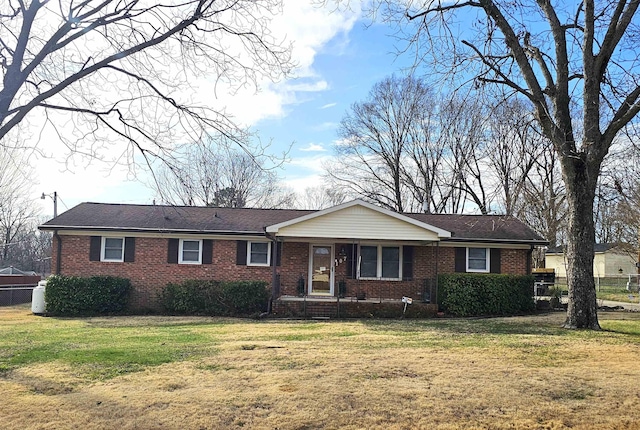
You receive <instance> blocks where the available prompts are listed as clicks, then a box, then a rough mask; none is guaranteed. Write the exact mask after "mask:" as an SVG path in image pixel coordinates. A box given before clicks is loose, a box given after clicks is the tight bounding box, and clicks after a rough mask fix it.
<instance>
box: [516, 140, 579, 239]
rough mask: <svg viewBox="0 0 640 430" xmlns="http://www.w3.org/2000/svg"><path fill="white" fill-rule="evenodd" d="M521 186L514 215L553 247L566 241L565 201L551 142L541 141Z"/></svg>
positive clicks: (558, 165)
mask: <svg viewBox="0 0 640 430" xmlns="http://www.w3.org/2000/svg"><path fill="white" fill-rule="evenodd" d="M540 144H541V145H542V153H541V154H540V156H539V157H537V158H536V160H535V162H534V165H533V167H532V168H531V170H530V171H529V174H528V175H527V178H526V184H525V186H524V187H523V188H522V191H523V194H522V196H521V199H520V203H519V204H518V205H517V210H516V212H515V215H516V216H517V217H518V218H520V219H521V220H522V221H524V222H525V223H527V225H529V226H530V227H531V228H533V229H534V230H535V231H537V232H538V233H539V234H540V235H541V236H542V237H544V238H545V239H547V240H548V241H549V246H551V247H555V246H558V245H560V244H563V243H565V242H566V237H567V234H566V230H567V200H566V193H565V188H564V184H563V183H562V179H561V175H562V173H561V172H560V163H559V162H558V159H557V154H556V153H555V151H554V149H553V146H552V145H551V142H549V141H547V140H543V141H542V142H540Z"/></svg>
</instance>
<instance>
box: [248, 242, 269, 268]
mask: <svg viewBox="0 0 640 430" xmlns="http://www.w3.org/2000/svg"><path fill="white" fill-rule="evenodd" d="M252 243H266V244H267V263H266V264H265V263H254V262H252V261H251V244H252ZM247 266H262V267H266V266H271V242H265V241H260V240H254V241H247Z"/></svg>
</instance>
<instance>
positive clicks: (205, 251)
mask: <svg viewBox="0 0 640 430" xmlns="http://www.w3.org/2000/svg"><path fill="white" fill-rule="evenodd" d="M212 262H213V240H211V239H203V240H202V264H211V263H212Z"/></svg>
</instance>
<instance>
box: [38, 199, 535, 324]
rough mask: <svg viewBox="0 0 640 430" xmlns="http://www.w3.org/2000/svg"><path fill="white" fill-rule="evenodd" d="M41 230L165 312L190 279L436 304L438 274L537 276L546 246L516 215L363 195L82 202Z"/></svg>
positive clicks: (314, 299) (71, 260)
mask: <svg viewBox="0 0 640 430" xmlns="http://www.w3.org/2000/svg"><path fill="white" fill-rule="evenodd" d="M39 228H40V229H42V230H47V231H52V232H53V233H54V238H53V257H52V258H53V261H52V270H53V272H54V273H56V274H63V275H77V276H90V275H116V276H122V277H127V278H129V279H130V280H131V282H132V285H133V290H134V291H133V295H132V305H131V306H132V307H133V308H134V309H154V308H157V307H158V302H157V295H158V293H159V292H160V291H161V289H162V288H163V287H164V286H165V285H166V284H167V283H169V282H181V281H183V280H186V279H215V280H220V281H231V280H264V281H266V282H268V283H269V284H270V285H271V288H272V297H273V309H274V311H275V312H283V310H286V309H288V310H292V309H294V310H295V309H298V310H299V309H300V306H305V310H306V306H310V305H311V304H312V303H317V304H323V303H324V304H327V303H336V302H340V301H341V300H342V301H343V303H344V302H354V301H361V302H372V303H382V302H395V303H399V301H400V300H401V299H402V297H404V296H406V297H412V298H413V299H414V303H415V302H427V303H428V302H435V295H436V294H437V281H436V279H437V275H438V274H439V273H454V272H476V273H508V274H519V275H522V274H528V273H530V272H531V252H532V250H533V248H534V247H536V246H543V245H545V244H546V241H545V240H544V239H542V238H541V237H540V236H538V235H537V234H536V233H535V232H533V231H532V230H531V229H529V228H528V227H527V226H526V225H524V224H523V223H522V222H520V221H519V220H517V219H515V218H513V217H509V216H498V215H443V214H437V215H435V214H417V213H416V214H413V213H405V214H399V213H395V212H392V211H389V210H386V209H382V208H379V207H377V206H375V205H372V204H370V203H367V202H364V201H361V200H354V201H351V202H347V203H344V204H341V205H338V206H334V207H331V208H329V209H325V210H320V211H311V210H287V209H248V208H214V207H184V206H160V205H131V204H104V203H82V204H79V205H78V206H76V207H74V208H72V209H70V210H68V211H67V212H64V213H63V214H61V215H59V216H58V217H56V218H54V219H52V220H50V221H48V222H46V223H44V224H43V225H41V226H40V227H39ZM301 303H303V304H301ZM330 306H333V305H330ZM431 306H432V307H433V306H435V305H433V304H431ZM436 309H437V308H436Z"/></svg>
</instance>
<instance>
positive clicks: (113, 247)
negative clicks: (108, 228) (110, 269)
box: [100, 237, 124, 262]
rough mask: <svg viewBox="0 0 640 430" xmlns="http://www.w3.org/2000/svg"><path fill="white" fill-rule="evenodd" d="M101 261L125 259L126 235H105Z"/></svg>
mask: <svg viewBox="0 0 640 430" xmlns="http://www.w3.org/2000/svg"><path fill="white" fill-rule="evenodd" d="M100 261H120V262H121V261H124V237H103V238H102V249H101V254H100Z"/></svg>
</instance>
